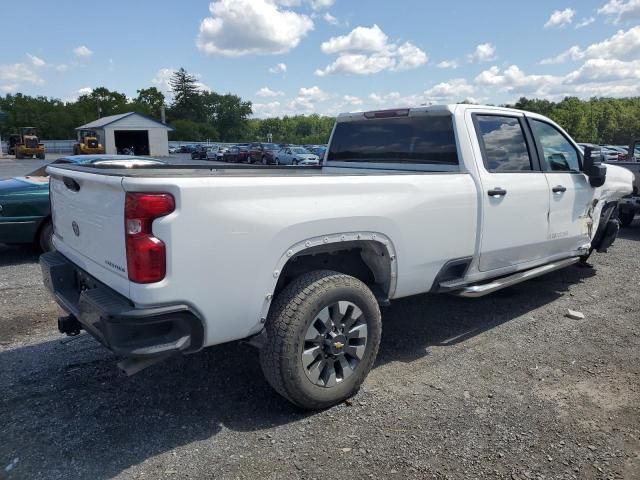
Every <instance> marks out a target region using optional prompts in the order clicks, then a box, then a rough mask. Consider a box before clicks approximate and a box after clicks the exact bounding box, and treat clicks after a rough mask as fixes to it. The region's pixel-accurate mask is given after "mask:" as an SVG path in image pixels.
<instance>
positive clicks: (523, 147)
mask: <svg viewBox="0 0 640 480" xmlns="http://www.w3.org/2000/svg"><path fill="white" fill-rule="evenodd" d="M475 123H476V130H477V133H478V139H479V140H480V147H481V148H482V155H483V157H484V164H485V167H486V168H487V170H488V171H489V172H495V173H504V172H531V171H533V165H532V163H531V155H530V153H529V147H528V145H527V141H526V138H525V135H524V131H523V129H522V123H521V121H520V119H519V118H518V117H507V116H499V115H476V116H475Z"/></svg>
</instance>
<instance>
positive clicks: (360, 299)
mask: <svg viewBox="0 0 640 480" xmlns="http://www.w3.org/2000/svg"><path fill="white" fill-rule="evenodd" d="M265 328H266V332H267V344H266V345H265V347H264V348H263V349H262V350H261V351H260V365H261V366H262V371H263V372H264V375H265V377H266V379H267V381H268V382H269V384H270V385H271V386H272V387H273V388H274V389H275V390H276V391H277V392H278V393H279V394H280V395H282V396H283V397H285V398H286V399H287V400H289V401H290V402H292V403H294V404H295V405H297V406H299V407H302V408H306V409H319V408H326V407H329V406H331V405H334V404H336V403H338V402H340V401H342V400H344V399H346V398H348V397H350V396H352V395H353V394H355V393H356V392H357V391H358V389H359V388H360V385H361V384H362V382H363V381H364V379H365V377H366V376H367V374H368V373H369V371H370V370H371V367H372V366H373V362H374V361H375V358H376V355H377V353H378V346H379V345H380V336H381V332H382V325H381V321H380V309H379V308H378V303H377V301H376V299H375V297H374V295H373V293H372V292H371V290H369V288H368V287H367V286H366V285H365V284H364V283H362V282H361V281H360V280H358V279H357V278H354V277H351V276H349V275H344V274H341V273H338V272H333V271H328V270H320V271H315V272H309V273H306V274H303V275H301V276H300V277H298V278H297V279H296V280H294V281H293V282H292V283H291V284H289V285H288V286H287V287H286V288H285V289H284V290H283V291H282V293H280V295H278V297H277V298H276V300H275V301H274V304H273V305H272V306H271V311H270V313H269V318H268V321H267V324H266V327H265Z"/></svg>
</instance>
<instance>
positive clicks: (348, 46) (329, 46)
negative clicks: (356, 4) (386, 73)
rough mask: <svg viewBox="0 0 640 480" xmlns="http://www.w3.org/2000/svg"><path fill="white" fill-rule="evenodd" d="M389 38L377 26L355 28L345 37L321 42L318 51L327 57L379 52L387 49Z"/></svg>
mask: <svg viewBox="0 0 640 480" xmlns="http://www.w3.org/2000/svg"><path fill="white" fill-rule="evenodd" d="M388 40H389V37H388V36H387V34H386V33H384V32H383V31H382V29H381V28H380V27H379V26H378V25H373V27H371V28H369V27H356V28H354V29H353V30H351V32H349V33H348V34H347V35H341V36H339V37H331V38H330V39H329V40H327V41H326V42H322V44H321V45H320V50H322V52H323V53H326V54H327V55H329V54H332V53H346V52H348V53H354V52H380V51H383V50H385V49H386V48H387V45H388V44H387V42H388Z"/></svg>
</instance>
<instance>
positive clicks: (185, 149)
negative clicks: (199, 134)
mask: <svg viewBox="0 0 640 480" xmlns="http://www.w3.org/2000/svg"><path fill="white" fill-rule="evenodd" d="M195 148H196V146H195V145H182V146H181V147H180V153H191V152H193V151H194V150H195Z"/></svg>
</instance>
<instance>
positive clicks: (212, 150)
mask: <svg viewBox="0 0 640 480" xmlns="http://www.w3.org/2000/svg"><path fill="white" fill-rule="evenodd" d="M226 150H228V148H227V147H224V146H222V145H214V146H212V147H209V148H207V156H206V160H218V161H221V160H222V157H223V155H224V152H225V151H226Z"/></svg>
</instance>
